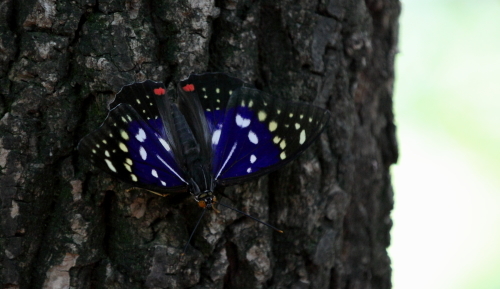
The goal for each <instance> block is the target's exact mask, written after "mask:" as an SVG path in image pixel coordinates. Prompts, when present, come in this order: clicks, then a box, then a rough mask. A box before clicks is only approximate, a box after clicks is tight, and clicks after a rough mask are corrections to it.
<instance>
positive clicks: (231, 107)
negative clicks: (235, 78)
mask: <svg viewBox="0 0 500 289" xmlns="http://www.w3.org/2000/svg"><path fill="white" fill-rule="evenodd" d="M329 115H330V113H329V112H328V111H326V110H324V109H321V108H318V107H315V106H312V105H308V104H305V103H292V102H286V101H282V100H279V99H277V98H274V97H272V96H270V95H268V94H266V93H264V92H262V91H259V90H255V89H251V88H246V87H241V88H239V89H237V90H236V91H235V92H234V93H233V95H232V97H231V98H230V100H229V102H228V105H227V108H226V114H225V117H224V121H223V122H222V125H221V127H220V128H218V129H216V130H214V132H213V135H212V146H213V151H214V156H213V174H214V176H215V179H216V180H217V181H218V183H219V184H223V185H230V184H234V183H239V182H243V181H246V180H248V179H250V178H253V177H257V176H261V175H264V174H267V173H269V172H271V171H273V170H276V169H277V168H279V167H281V166H283V165H284V164H286V163H288V162H289V161H291V160H293V159H295V158H296V157H297V156H298V155H299V154H300V153H301V152H302V151H303V150H305V149H306V148H307V147H308V146H309V145H310V144H311V142H313V141H314V140H315V139H316V138H317V137H318V135H319V134H320V133H321V132H322V131H323V129H324V127H325V125H326V123H327V121H328V119H329Z"/></svg>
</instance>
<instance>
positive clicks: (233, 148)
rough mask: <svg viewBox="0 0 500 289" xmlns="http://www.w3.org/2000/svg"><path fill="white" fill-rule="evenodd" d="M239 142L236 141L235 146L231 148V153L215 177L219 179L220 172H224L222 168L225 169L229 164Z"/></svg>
mask: <svg viewBox="0 0 500 289" xmlns="http://www.w3.org/2000/svg"><path fill="white" fill-rule="evenodd" d="M237 144H238V143H237V142H235V143H234V145H233V147H232V148H231V151H230V152H229V155H228V156H227V159H226V160H225V161H224V164H223V165H222V167H221V168H220V170H219V172H218V173H217V176H216V177H215V179H217V178H218V177H219V175H220V173H221V172H222V170H223V169H224V167H225V166H226V165H227V162H228V161H229V159H230V158H231V156H232V155H233V153H234V150H235V149H236V145H237Z"/></svg>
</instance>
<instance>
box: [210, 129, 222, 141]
mask: <svg viewBox="0 0 500 289" xmlns="http://www.w3.org/2000/svg"><path fill="white" fill-rule="evenodd" d="M220 134H221V130H220V129H218V130H216V131H214V134H213V135H212V144H213V145H217V144H218V143H219V139H220Z"/></svg>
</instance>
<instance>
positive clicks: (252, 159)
mask: <svg viewBox="0 0 500 289" xmlns="http://www.w3.org/2000/svg"><path fill="white" fill-rule="evenodd" d="M256 160H257V157H256V156H255V155H251V156H250V163H252V164H253V163H255V161H256Z"/></svg>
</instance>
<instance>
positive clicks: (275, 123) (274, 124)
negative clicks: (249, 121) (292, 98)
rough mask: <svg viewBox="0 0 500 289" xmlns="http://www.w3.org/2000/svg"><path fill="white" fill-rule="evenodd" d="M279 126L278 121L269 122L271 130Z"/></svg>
mask: <svg viewBox="0 0 500 289" xmlns="http://www.w3.org/2000/svg"><path fill="white" fill-rule="evenodd" d="M277 128H278V123H277V122H275V121H274V120H273V121H271V122H270V123H269V131H271V132H273V131H275V130H276V129H277Z"/></svg>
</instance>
